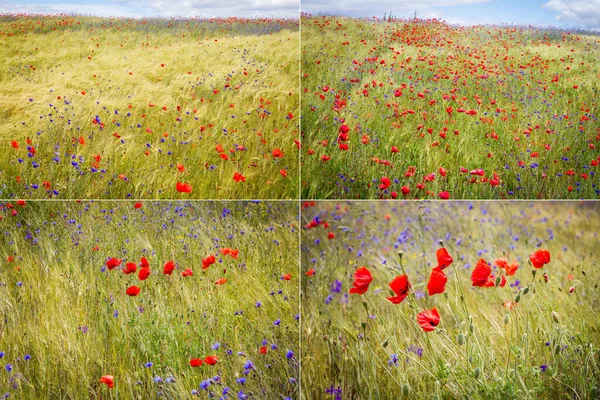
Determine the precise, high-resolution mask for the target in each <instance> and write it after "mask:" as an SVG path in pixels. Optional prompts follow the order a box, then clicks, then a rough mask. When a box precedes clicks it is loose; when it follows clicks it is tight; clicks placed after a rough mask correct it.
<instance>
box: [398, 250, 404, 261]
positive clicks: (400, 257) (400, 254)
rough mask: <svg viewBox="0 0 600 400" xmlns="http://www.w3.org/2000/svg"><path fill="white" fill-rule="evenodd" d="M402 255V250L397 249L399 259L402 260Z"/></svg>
mask: <svg viewBox="0 0 600 400" xmlns="http://www.w3.org/2000/svg"><path fill="white" fill-rule="evenodd" d="M403 255H404V252H403V251H399V252H398V258H399V259H400V261H402V256H403Z"/></svg>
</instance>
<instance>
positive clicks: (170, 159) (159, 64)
mask: <svg viewBox="0 0 600 400" xmlns="http://www.w3.org/2000/svg"><path fill="white" fill-rule="evenodd" d="M298 28H299V22H298V20H293V19H268V18H265V19H244V18H227V19H225V18H213V19H201V18H190V19H166V18H155V19H128V18H97V17H90V16H68V15H58V16H39V15H6V14H5V15H0V59H1V60H2V67H1V68H0V132H1V138H0V147H1V148H2V152H1V154H0V197H1V198H4V199H19V198H23V199H42V198H53V199H56V198H58V199H79V198H98V199H101V198H107V199H128V198H132V199H158V198H160V199H284V198H297V197H298V187H297V186H298V176H299V169H298V166H299V165H298V164H299V154H298V148H299V142H298V139H299V131H298V113H299V108H298V107H299V94H298V79H299V78H298V75H299V62H298V48H299V33H298Z"/></svg>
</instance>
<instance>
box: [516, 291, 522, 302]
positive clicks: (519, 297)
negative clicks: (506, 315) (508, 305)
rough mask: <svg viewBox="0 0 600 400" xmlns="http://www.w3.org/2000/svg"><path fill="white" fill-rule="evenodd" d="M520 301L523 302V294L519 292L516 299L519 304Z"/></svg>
mask: <svg viewBox="0 0 600 400" xmlns="http://www.w3.org/2000/svg"><path fill="white" fill-rule="evenodd" d="M520 301H521V292H519V293H518V294H517V296H516V297H515V303H518V302H520Z"/></svg>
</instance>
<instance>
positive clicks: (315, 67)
mask: <svg viewBox="0 0 600 400" xmlns="http://www.w3.org/2000/svg"><path fill="white" fill-rule="evenodd" d="M301 24H302V34H301V35H302V38H301V47H302V51H301V58H302V60H301V68H302V70H301V74H302V140H303V146H302V156H301V158H302V167H301V168H302V188H301V193H302V198H303V199H308V198H316V199H336V198H348V199H369V198H390V197H397V198H403V197H405V198H409V199H427V198H438V197H439V194H440V193H442V192H448V195H449V197H450V198H455V199H505V198H507V199H538V198H542V199H563V198H564V199H579V198H589V199H596V198H598V194H600V187H599V186H598V175H597V171H598V168H597V165H598V162H599V161H600V160H599V157H600V153H599V152H598V148H599V143H598V141H599V138H600V136H599V134H600V131H599V130H598V127H599V126H600V123H599V119H598V118H599V115H600V105H599V104H598V100H597V98H598V92H599V89H600V87H599V85H598V82H599V78H600V63H599V62H598V60H599V59H600V39H599V37H598V35H597V34H595V33H594V32H586V31H577V30H575V31H573V32H571V33H567V32H562V31H559V30H555V29H544V28H536V27H494V26H477V27H458V26H450V25H446V24H445V23H443V22H439V21H437V22H435V21H422V20H416V21H415V20H392V21H382V20H369V19H352V18H347V17H333V16H314V17H313V16H310V15H304V16H303V17H302V18H301ZM554 78H557V79H558V80H557V81H556V82H555V81H554ZM574 86H577V88H576V89H575V88H574ZM397 90H398V93H400V92H401V93H402V94H401V95H400V96H396V95H395V93H396V91H397ZM419 94H420V95H421V96H419ZM448 107H452V112H451V114H449V113H448V112H447V111H446V110H447V109H448ZM460 108H462V109H464V110H466V111H469V110H473V111H476V114H475V115H467V114H466V113H461V112H459V109H460ZM409 111H410V112H412V113H409ZM342 120H344V121H345V122H344V123H345V124H346V125H347V126H348V127H349V128H350V132H349V133H348V134H349V140H348V141H347V142H345V144H347V145H348V147H349V148H348V150H346V151H344V150H341V149H340V148H339V143H340V142H338V141H337V140H338V134H339V129H340V127H341V126H342V124H343V123H342ZM421 126H422V127H421ZM444 130H446V131H444ZM455 131H457V132H458V134H457V135H456V134H455V133H454V132H455ZM525 131H529V132H530V134H524V132H525ZM444 135H445V137H443V136H444ZM363 138H364V141H365V142H366V144H365V143H363ZM325 141H326V143H327V144H326V145H325V144H324V142H325ZM392 146H395V147H396V148H397V149H398V152H395V153H394V152H392ZM536 154H537V156H536ZM323 156H328V157H331V158H330V160H328V161H323V160H322V157H323ZM377 160H378V161H377ZM409 167H415V173H414V175H413V176H405V173H406V172H407V170H408V169H409ZM440 168H443V169H445V170H446V172H447V174H446V176H443V174H442V173H441V172H440ZM461 168H464V169H466V170H463V172H461ZM476 169H482V170H483V171H484V176H478V175H470V174H469V173H470V172H471V171H473V170H476ZM432 173H433V174H435V178H434V180H433V181H430V180H426V179H425V177H426V176H427V175H429V174H432ZM495 174H496V175H495ZM383 177H387V178H389V179H390V180H391V181H392V182H391V186H390V187H389V188H387V189H385V190H380V189H379V185H380V182H381V178H383ZM494 180H495V181H494ZM492 181H494V185H492V184H491V183H492ZM421 185H422V186H421ZM404 186H405V187H406V188H407V189H409V190H410V191H409V192H408V193H406V194H405V195H404V194H403V193H402V190H401V189H402V187H404Z"/></svg>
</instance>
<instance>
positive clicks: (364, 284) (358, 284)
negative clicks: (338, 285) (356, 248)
mask: <svg viewBox="0 0 600 400" xmlns="http://www.w3.org/2000/svg"><path fill="white" fill-rule="evenodd" d="M372 280H373V276H372V275H371V273H370V272H369V270H368V269H367V268H366V267H360V268H358V269H357V270H356V271H354V283H353V287H352V288H351V289H350V293H356V294H364V293H366V292H367V290H369V284H370V283H371V281H372Z"/></svg>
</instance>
